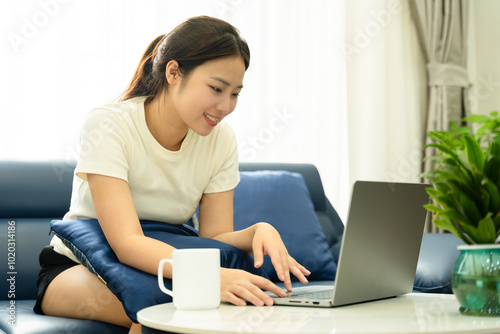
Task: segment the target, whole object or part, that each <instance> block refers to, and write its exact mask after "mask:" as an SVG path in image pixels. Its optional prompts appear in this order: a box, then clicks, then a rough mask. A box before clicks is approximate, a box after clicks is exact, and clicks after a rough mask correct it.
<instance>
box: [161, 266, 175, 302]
mask: <svg viewBox="0 0 500 334" xmlns="http://www.w3.org/2000/svg"><path fill="white" fill-rule="evenodd" d="M165 262H168V263H170V264H172V265H173V261H172V260H171V259H163V260H161V261H160V264H159V265H158V286H159V287H160V290H161V291H163V293H166V294H167V295H169V296H170V297H172V298H173V297H174V293H173V292H172V290H169V289H167V288H166V287H165V284H164V283H163V265H164V264H165Z"/></svg>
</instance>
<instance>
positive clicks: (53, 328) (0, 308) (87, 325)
mask: <svg viewBox="0 0 500 334" xmlns="http://www.w3.org/2000/svg"><path fill="white" fill-rule="evenodd" d="M9 303H10V302H9V301H8V300H2V301H0V333H4V332H5V333H6V334H67V333H103V334H122V333H123V334H126V333H128V331H129V329H128V328H125V327H121V326H115V325H111V324H107V323H104V322H100V321H93V320H79V319H69V318H60V317H50V316H46V315H39V314H36V313H35V312H33V305H35V300H34V299H24V300H16V303H15V310H14V311H12V310H9V309H8V308H9V307H10V304H9ZM94 311H95V312H99V311H100V310H98V309H96V310H94ZM11 312H13V313H11ZM9 313H10V314H11V315H13V318H11V319H13V320H12V321H14V322H15V326H14V323H9V321H11V320H10V319H9V318H8V315H9ZM2 331H3V332H2Z"/></svg>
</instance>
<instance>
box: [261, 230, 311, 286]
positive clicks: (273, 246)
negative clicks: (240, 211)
mask: <svg viewBox="0 0 500 334" xmlns="http://www.w3.org/2000/svg"><path fill="white" fill-rule="evenodd" d="M254 227H255V232H254V236H253V241H252V251H253V257H254V266H255V268H259V267H261V266H262V264H263V263H264V255H265V254H268V255H269V257H270V258H271V262H272V263H273V266H274V269H275V270H276V274H277V275H278V278H279V279H280V280H281V281H282V282H284V283H285V287H286V289H287V290H288V291H292V282H291V280H290V272H291V273H292V274H293V275H295V277H297V278H298V279H299V281H300V282H301V283H304V284H305V283H307V278H306V277H305V275H309V274H311V272H310V271H309V270H307V269H306V268H305V267H303V266H302V265H301V264H299V263H298V262H297V261H295V259H294V258H292V257H291V256H290V255H289V254H288V251H287V250H286V247H285V245H284V244H283V241H282V240H281V237H280V235H279V233H278V231H276V229H275V228H274V227H273V226H271V225H270V224H267V223H257V224H255V225H254Z"/></svg>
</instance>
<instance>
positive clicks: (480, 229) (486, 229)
mask: <svg viewBox="0 0 500 334" xmlns="http://www.w3.org/2000/svg"><path fill="white" fill-rule="evenodd" d="M477 235H478V240H476V241H477V243H481V244H490V243H491V244H494V243H495V239H496V237H497V234H496V231H495V224H494V223H493V220H492V219H491V214H488V215H487V216H486V217H485V218H484V219H482V220H481V221H479V224H478V226H477Z"/></svg>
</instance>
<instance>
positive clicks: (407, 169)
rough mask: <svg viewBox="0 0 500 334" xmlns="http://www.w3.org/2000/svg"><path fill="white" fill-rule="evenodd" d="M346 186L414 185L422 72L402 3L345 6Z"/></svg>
mask: <svg viewBox="0 0 500 334" xmlns="http://www.w3.org/2000/svg"><path fill="white" fill-rule="evenodd" d="M346 21H347V24H346V41H345V48H344V53H345V55H346V59H347V92H348V94H347V101H348V106H349V108H348V110H349V112H348V124H349V137H348V139H349V166H350V168H349V170H350V181H351V182H353V181H354V180H357V179H365V180H381V181H382V180H387V181H397V182H419V174H420V172H421V163H422V148H423V140H424V137H425V126H424V124H425V112H426V103H425V101H426V94H427V93H426V89H427V86H426V67H425V64H426V62H425V60H424V55H423V53H422V51H421V49H420V46H419V44H418V37H417V33H416V29H415V27H414V25H413V22H412V20H411V15H410V9H409V6H408V2H407V1H405V0H372V1H363V0H349V1H347V2H346Z"/></svg>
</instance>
